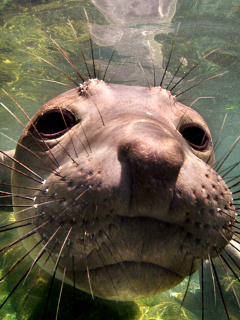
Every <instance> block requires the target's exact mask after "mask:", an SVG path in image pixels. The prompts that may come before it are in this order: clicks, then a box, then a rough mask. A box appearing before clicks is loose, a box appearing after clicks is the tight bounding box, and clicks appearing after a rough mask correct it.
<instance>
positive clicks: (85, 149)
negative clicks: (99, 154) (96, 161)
mask: <svg viewBox="0 0 240 320" xmlns="http://www.w3.org/2000/svg"><path fill="white" fill-rule="evenodd" d="M76 138H77V139H78V140H79V142H80V143H81V145H82V147H83V149H84V151H85V152H86V154H87V155H88V156H89V152H88V151H87V148H86V147H85V145H84V144H83V142H82V140H81V139H80V137H79V136H78V135H76Z"/></svg>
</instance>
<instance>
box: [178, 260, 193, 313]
mask: <svg viewBox="0 0 240 320" xmlns="http://www.w3.org/2000/svg"><path fill="white" fill-rule="evenodd" d="M193 262H194V257H193V259H192V263H191V269H190V275H189V277H188V282H187V287H186V289H185V293H184V296H183V298H182V301H181V305H180V308H179V310H178V313H177V317H176V319H178V317H179V315H180V312H181V310H182V307H183V304H184V301H185V299H186V296H187V293H188V289H189V285H190V282H191V280H192V271H193Z"/></svg>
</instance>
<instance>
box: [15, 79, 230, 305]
mask: <svg viewBox="0 0 240 320" xmlns="http://www.w3.org/2000/svg"><path fill="white" fill-rule="evenodd" d="M63 118H64V121H63ZM15 159H17V160H18V161H20V162H21V164H20V163H17V162H16V161H14V168H15V169H17V170H19V171H20V172H22V173H25V174H26V175H23V174H22V173H20V172H18V171H13V172H12V184H13V185H15V186H21V188H19V187H13V194H15V195H19V194H20V195H24V196H27V197H29V198H30V199H27V198H21V197H17V196H13V203H14V205H15V208H14V210H15V216H16V219H17V220H19V219H23V218H27V217H31V216H35V215H36V216H37V217H35V218H34V219H33V220H32V222H33V225H31V226H28V227H24V228H19V232H20V236H25V235H26V234H27V233H28V232H31V231H32V230H35V231H36V233H35V234H34V235H31V236H30V237H29V238H27V239H25V240H24V246H25V247H26V249H27V250H30V249H31V248H32V247H33V245H34V244H35V243H37V242H38V241H39V240H40V239H42V238H43V239H44V241H43V243H42V244H41V246H42V248H43V249H42V250H44V249H47V251H49V252H51V251H53V254H52V257H51V258H50V260H49V261H48V263H47V265H46V266H45V267H44V269H45V270H46V271H48V272H49V273H51V274H52V273H53V270H54V266H55V264H56V262H57V261H58V258H59V257H60V256H61V257H60V260H59V263H58V269H57V270H58V271H57V277H58V278H59V279H62V273H63V270H64V269H65V268H66V278H65V281H66V282H67V283H69V284H72V279H73V274H72V270H73V266H72V261H73V259H72V257H73V256H74V269H75V278H76V286H77V287H78V288H80V289H81V290H84V291H86V292H91V293H92V294H93V295H96V296H99V297H102V298H106V299H113V300H134V299H139V298H143V297H149V296H152V295H154V294H157V293H160V292H163V291H165V290H168V289H170V288H172V287H174V286H176V285H177V284H178V283H180V282H181V281H182V280H183V279H184V278H185V277H186V276H188V275H190V274H192V273H193V272H195V271H196V270H198V269H199V268H200V267H201V260H202V259H203V260H205V259H207V258H208V257H209V256H211V257H213V258H214V257H216V256H217V252H221V251H222V249H223V248H224V247H225V246H226V245H227V243H228V242H229V241H230V240H231V238H232V235H233V224H234V220H235V209H234V206H233V202H232V196H231V193H230V191H229V189H228V187H227V185H226V184H225V182H224V181H223V179H222V178H221V177H220V176H219V175H218V174H217V173H216V172H215V170H214V169H213V166H214V163H215V159H214V153H213V145H212V138H211V134H210V131H209V129H208V127H207V125H206V123H205V121H204V120H203V118H202V117H201V116H200V115H199V114H198V113H197V112H196V111H194V110H192V109H191V108H189V107H187V106H185V105H183V104H181V103H180V102H178V101H177V100H176V99H175V98H174V97H173V96H172V95H171V93H170V92H169V91H166V90H165V89H161V88H159V87H154V88H145V87H140V86H125V85H117V84H109V85H107V84H106V83H105V82H103V81H100V80H97V79H94V80H90V81H88V82H85V83H84V84H83V85H81V86H80V87H79V88H75V89H72V90H70V91H67V92H66V93H63V94H61V95H60V96H58V97H56V98H54V99H53V100H51V101H49V102H48V103H46V104H45V105H44V106H43V107H42V108H41V109H40V110H39V111H38V112H37V114H36V115H35V116H34V117H33V119H32V120H31V121H30V122H29V124H28V125H27V126H26V128H25V129H24V131H23V133H22V135H21V137H20V140H19V144H18V146H17V149H16V153H15ZM23 165H24V166H26V167H23ZM27 168H29V169H31V170H32V171H33V172H34V173H36V174H37V175H36V174H33V173H31V172H30V171H29V169H27ZM24 186H25V187H28V188H29V189H24V188H22V187H24ZM17 205H20V207H17ZM21 205H24V206H26V205H29V208H25V207H21ZM33 252H34V253H33ZM33 252H32V253H31V254H32V258H33V259H37V257H38V256H39V255H40V253H41V250H40V249H38V251H37V252H36V251H33ZM59 255H60V256H59ZM38 263H39V264H40V265H43V262H41V260H40V261H39V262H38Z"/></svg>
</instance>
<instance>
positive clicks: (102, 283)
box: [76, 261, 184, 301]
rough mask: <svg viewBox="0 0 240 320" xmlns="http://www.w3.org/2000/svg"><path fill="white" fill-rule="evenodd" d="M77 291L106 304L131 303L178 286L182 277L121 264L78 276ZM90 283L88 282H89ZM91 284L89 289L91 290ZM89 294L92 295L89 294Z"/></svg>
mask: <svg viewBox="0 0 240 320" xmlns="http://www.w3.org/2000/svg"><path fill="white" fill-rule="evenodd" d="M76 276H80V277H81V278H82V279H83V280H82V282H81V285H80V287H79V288H80V289H82V290H83V288H84V291H87V292H89V293H92V294H93V295H94V296H98V297H100V298H104V299H109V300H118V301H119V300H121V301H131V300H136V299H143V298H146V297H150V296H153V295H155V294H158V293H161V292H163V291H166V290H169V289H170V288H173V287H175V286H176V285H177V284H179V283H180V282H181V281H182V280H183V278H184V277H182V276H181V275H178V274H177V273H175V272H173V271H170V270H167V269H165V268H163V267H161V266H159V265H155V264H152V263H146V262H140V263H139V262H133V261H124V262H122V263H116V264H111V265H106V266H104V267H101V268H97V269H93V270H89V278H88V277H87V275H86V273H84V276H83V273H81V274H78V275H76ZM88 279H90V281H89V280H88ZM90 284H91V289H90ZM91 291H92V292H91Z"/></svg>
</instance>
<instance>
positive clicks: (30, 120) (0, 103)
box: [0, 89, 60, 168]
mask: <svg viewBox="0 0 240 320" xmlns="http://www.w3.org/2000/svg"><path fill="white" fill-rule="evenodd" d="M2 91H3V92H4V93H5V94H6V95H7V96H8V97H9V98H10V99H11V100H12V101H13V102H14V103H15V104H16V106H17V107H18V108H19V109H20V110H21V111H22V113H23V114H24V115H25V117H26V118H27V119H28V121H29V123H30V124H31V125H32V127H33V128H34V130H35V132H36V133H37V134H38V136H39V137H40V139H41V140H42V142H43V143H44V145H45V146H46V148H47V149H48V150H49V152H50V154H51V156H52V157H53V159H52V158H51V157H50V156H49V155H48V158H49V160H50V161H51V162H52V163H53V164H54V166H56V167H57V168H59V167H60V166H59V163H58V162H57V160H56V158H55V157H54V155H53V154H52V151H51V149H50V148H49V146H48V144H47V143H46V142H45V140H44V139H43V138H42V136H41V135H40V133H39V132H38V130H37V128H36V126H35V125H34V123H33V122H32V119H31V118H30V117H29V116H28V115H27V113H26V112H25V110H24V109H23V108H22V107H21V106H20V104H19V103H18V102H17V101H16V100H15V99H13V97H12V96H11V95H10V94H9V93H7V91H5V90H4V89H2ZM0 105H1V106H2V107H3V108H4V109H5V110H7V111H8V112H9V113H10V114H11V115H12V116H13V117H14V119H16V120H17V121H18V122H19V123H20V124H21V125H22V126H23V128H24V129H25V128H26V126H25V125H24V123H23V122H22V121H21V120H20V119H19V118H18V117H16V116H15V114H14V113H13V112H12V111H11V110H9V109H8V108H7V107H6V106H5V105H4V104H3V103H2V102H0ZM28 133H29V134H30V136H31V138H32V139H33V141H34V142H35V143H36V144H37V146H38V147H39V148H40V149H41V150H42V151H44V152H45V150H44V149H43V147H42V146H41V145H40V143H39V142H38V141H37V139H36V138H35V137H34V135H33V134H32V133H31V131H28ZM53 160H54V161H55V162H54V161H53Z"/></svg>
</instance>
